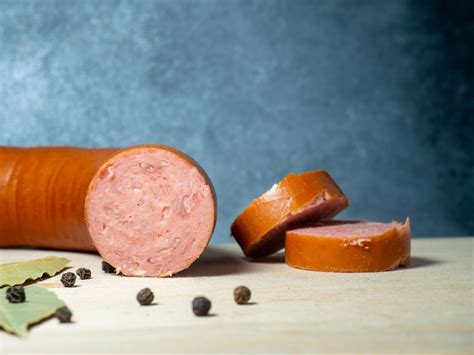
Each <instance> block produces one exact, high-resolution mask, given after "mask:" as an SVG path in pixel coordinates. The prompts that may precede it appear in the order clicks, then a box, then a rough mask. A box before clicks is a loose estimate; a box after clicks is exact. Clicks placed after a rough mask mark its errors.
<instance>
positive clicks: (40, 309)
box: [0, 285, 65, 337]
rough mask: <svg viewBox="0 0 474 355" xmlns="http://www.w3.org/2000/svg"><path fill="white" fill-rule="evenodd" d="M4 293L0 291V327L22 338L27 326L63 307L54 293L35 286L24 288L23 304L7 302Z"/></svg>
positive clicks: (4, 289)
mask: <svg viewBox="0 0 474 355" xmlns="http://www.w3.org/2000/svg"><path fill="white" fill-rule="evenodd" d="M6 291H7V288H3V289H0V327H2V328H3V329H5V330H6V331H8V332H11V333H14V334H17V335H19V336H22V337H23V336H26V335H27V334H28V325H30V324H34V323H38V322H39V321H41V320H43V319H45V318H49V317H50V316H52V315H53V314H54V313H55V312H56V310H57V309H58V308H60V307H63V306H64V305H65V304H64V302H63V301H62V300H60V299H59V298H58V296H56V294H55V293H54V292H51V291H48V290H45V289H44V288H41V287H38V286H35V285H32V286H27V287H25V294H26V301H25V302H23V303H10V302H8V300H7V299H6Z"/></svg>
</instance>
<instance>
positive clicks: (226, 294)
mask: <svg viewBox="0 0 474 355" xmlns="http://www.w3.org/2000/svg"><path fill="white" fill-rule="evenodd" d="M473 247H474V238H443V239H415V240H413V244H412V249H413V250H412V255H413V265H412V267H410V268H407V269H399V270H396V271H391V272H383V273H362V274H348V273H345V274H344V273H320V272H310V271H303V270H297V269H292V268H290V267H288V266H286V265H285V263H284V261H283V255H282V254H279V255H276V256H274V257H270V258H267V259H265V260H262V261H261V262H258V263H255V262H249V261H247V260H245V259H244V258H243V257H242V253H241V251H240V249H239V248H238V246H237V245H231V244H226V245H211V246H210V247H209V248H208V250H207V252H206V253H205V255H204V256H203V257H202V258H201V259H200V260H199V261H198V262H197V263H196V264H194V265H193V267H192V268H191V269H189V270H188V271H186V272H184V273H182V274H180V275H179V276H177V277H173V278H168V279H150V278H127V277H118V276H114V275H110V274H104V273H103V272H102V271H101V268H100V261H101V260H100V258H99V256H97V255H93V254H84V253H67V252H57V251H45V250H25V249H3V250H0V262H2V263H6V262H10V261H16V260H21V259H32V258H38V257H43V256H47V255H57V256H64V257H67V258H70V259H71V260H72V265H73V268H72V271H75V269H76V268H78V267H88V268H90V269H92V274H93V279H91V280H84V281H82V280H79V282H78V285H79V287H76V288H64V287H62V285H61V283H60V282H59V278H60V277H59V276H56V277H53V278H50V279H47V280H44V281H42V282H41V283H40V285H42V286H43V287H47V288H49V289H51V290H54V291H55V292H56V293H57V294H58V295H59V296H60V297H61V298H62V299H63V300H64V301H65V302H66V303H67V304H68V305H69V306H70V308H71V309H72V311H73V313H74V320H75V322H74V323H73V324H59V323H58V322H57V321H56V320H55V319H51V320H48V321H46V322H45V323H43V324H40V325H37V326H35V327H34V328H32V330H31V333H30V335H29V337H28V338H26V339H20V338H17V337H15V336H13V335H10V334H7V333H5V332H4V331H1V332H0V353H2V354H7V353H14V352H23V353H35V352H43V353H68V352H72V351H75V352H84V353H100V352H105V353H107V352H108V353H119V352H134V353H146V352H193V353H203V352H217V353H222V352H233V353H235V352H264V353H268V352H286V353H296V352H307V353H316V352H332V351H334V352H364V353H368V352H376V353H382V352H439V353H450V352H461V353H472V352H473V351H474V349H473V337H474V335H473V334H474V333H473V320H474V312H473V249H474V248H473ZM242 284H243V285H247V286H248V287H249V288H250V289H251V290H252V301H253V303H252V304H251V305H246V306H238V305H236V304H235V303H234V301H233V297H232V290H233V288H234V287H236V286H238V285H242ZM143 287H150V288H151V289H152V290H153V291H154V292H155V295H156V300H157V302H158V303H157V305H154V306H148V307H141V306H139V305H138V303H137V302H136V300H135V295H136V293H137V291H138V290H140V289H141V288H143ZM198 295H204V296H207V297H208V298H209V299H211V301H212V310H211V313H212V316H210V317H205V318H198V317H195V316H194V315H193V313H192V312H191V300H192V299H193V298H194V297H195V296H198Z"/></svg>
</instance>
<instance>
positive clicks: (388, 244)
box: [285, 218, 410, 272]
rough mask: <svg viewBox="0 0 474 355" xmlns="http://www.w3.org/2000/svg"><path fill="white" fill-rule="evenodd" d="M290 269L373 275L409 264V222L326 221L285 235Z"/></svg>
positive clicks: (286, 256) (286, 254)
mask: <svg viewBox="0 0 474 355" xmlns="http://www.w3.org/2000/svg"><path fill="white" fill-rule="evenodd" d="M285 260H286V263H287V264H288V265H289V266H292V267H295V268H299V269H306V270H315V271H333V272H374V271H386V270H392V269H395V268H397V267H399V266H408V265H409V263H410V220H409V219H408V218H407V220H406V222H405V224H402V223H399V222H391V223H379V222H361V221H326V222H322V223H318V224H316V225H314V226H312V227H305V228H300V229H295V230H290V231H287V232H286V242H285Z"/></svg>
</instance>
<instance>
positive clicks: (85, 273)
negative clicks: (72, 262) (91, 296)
mask: <svg viewBox="0 0 474 355" xmlns="http://www.w3.org/2000/svg"><path fill="white" fill-rule="evenodd" d="M76 274H77V276H79V277H80V279H81V280H88V279H90V278H91V271H90V270H89V269H86V268H83V267H81V268H79V269H77V270H76Z"/></svg>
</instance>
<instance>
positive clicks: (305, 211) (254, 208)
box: [231, 171, 349, 257]
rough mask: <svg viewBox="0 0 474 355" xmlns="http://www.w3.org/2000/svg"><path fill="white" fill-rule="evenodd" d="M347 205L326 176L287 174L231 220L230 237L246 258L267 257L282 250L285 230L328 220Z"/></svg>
mask: <svg viewBox="0 0 474 355" xmlns="http://www.w3.org/2000/svg"><path fill="white" fill-rule="evenodd" d="M348 205H349V201H348V200H347V198H346V197H345V196H344V194H343V193H342V191H341V190H340V189H339V187H338V186H337V185H336V183H335V182H334V180H333V179H332V178H331V177H330V176H329V174H328V173H327V172H325V171H309V172H305V173H302V174H299V175H295V174H290V175H288V176H286V177H285V178H284V179H283V180H281V181H280V182H279V183H278V184H275V185H273V187H272V188H271V189H270V190H268V191H267V192H265V193H264V194H263V195H261V196H260V197H258V198H257V199H255V200H254V201H252V203H251V204H250V205H249V206H248V207H247V208H246V209H245V210H244V211H243V212H242V213H241V214H240V215H239V216H238V217H237V218H236V219H235V221H234V223H233V224H232V226H231V233H232V235H233V236H234V238H235V239H236V240H237V242H238V243H239V245H240V247H241V248H242V250H243V252H244V254H245V255H246V256H248V257H261V256H267V255H270V254H273V253H275V252H277V251H278V250H280V249H282V248H283V247H284V245H285V231H286V230H287V229H289V228H291V227H294V226H295V225H298V224H299V223H302V222H305V221H318V220H321V219H327V218H331V217H333V216H335V215H336V214H337V213H339V212H340V211H341V210H342V209H344V208H345V207H347V206H348Z"/></svg>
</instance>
